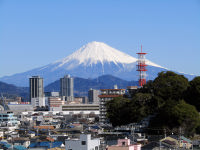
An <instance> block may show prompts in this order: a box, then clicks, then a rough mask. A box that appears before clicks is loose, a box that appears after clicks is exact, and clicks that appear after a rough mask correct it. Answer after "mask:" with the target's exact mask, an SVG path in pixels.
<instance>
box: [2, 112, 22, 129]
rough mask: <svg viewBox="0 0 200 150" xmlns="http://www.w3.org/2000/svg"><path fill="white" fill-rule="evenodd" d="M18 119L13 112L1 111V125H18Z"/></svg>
mask: <svg viewBox="0 0 200 150" xmlns="http://www.w3.org/2000/svg"><path fill="white" fill-rule="evenodd" d="M18 123H19V122H18V119H17V117H15V116H14V114H13V113H12V112H1V113H0V125H1V126H16V125H18Z"/></svg>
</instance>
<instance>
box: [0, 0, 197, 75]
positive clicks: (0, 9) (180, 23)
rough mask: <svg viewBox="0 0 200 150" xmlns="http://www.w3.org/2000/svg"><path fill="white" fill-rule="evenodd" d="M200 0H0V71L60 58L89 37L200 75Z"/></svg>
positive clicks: (25, 68) (5, 72) (12, 71)
mask: <svg viewBox="0 0 200 150" xmlns="http://www.w3.org/2000/svg"><path fill="white" fill-rule="evenodd" d="M199 8H200V2H199V1H197V0H194V1H186V0H178V1H172V0H169V1H167V2H161V1H158V0H153V1H151V2H148V1H143V2H141V1H125V2H124V1H109V2H108V1H104V0H103V1H95V2H94V1H89V0H86V1H84V2H83V1H73V2H69V1H59V2H56V1H46V0H45V1H24V0H20V1H17V2H16V1H13V0H11V1H4V0H2V1H0V18H1V20H2V21H1V22H0V32H1V34H0V49H1V63H0V67H1V68H2V71H1V73H0V77H3V76H7V75H13V74H15V73H21V72H25V71H28V70H30V69H34V68H37V67H41V66H44V65H47V64H49V63H51V62H54V61H56V60H58V59H62V58H64V57H66V56H68V55H70V54H71V53H73V52H74V51H76V50H77V49H79V48H80V47H81V46H82V45H85V44H87V43H89V42H91V41H100V42H104V43H106V44H108V45H110V46H112V47H114V48H116V49H118V50H120V51H122V52H125V53H127V54H129V55H131V56H133V57H137V55H136V53H137V52H138V51H139V50H140V45H141V44H142V45H143V49H144V51H145V52H147V53H148V55H147V59H149V60H151V61H153V62H154V63H156V64H159V65H161V66H163V67H166V68H169V69H171V70H174V71H179V72H184V73H188V74H195V75H200V70H199V69H197V68H198V66H199V65H200V61H199V59H198V56H199V55H200V51H199V49H200V42H199V39H200V29H199V26H200V17H199V15H200V9H199Z"/></svg>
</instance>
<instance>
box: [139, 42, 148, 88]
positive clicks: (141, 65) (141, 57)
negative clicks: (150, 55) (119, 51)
mask: <svg viewBox="0 0 200 150" xmlns="http://www.w3.org/2000/svg"><path fill="white" fill-rule="evenodd" d="M137 54H138V64H137V71H138V72H139V86H141V87H142V86H143V85H144V84H146V71H147V69H146V66H147V65H146V63H145V55H146V54H147V53H143V52H142V45H141V52H140V53H137Z"/></svg>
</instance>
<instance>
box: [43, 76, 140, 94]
mask: <svg viewBox="0 0 200 150" xmlns="http://www.w3.org/2000/svg"><path fill="white" fill-rule="evenodd" d="M114 85H117V86H118V88H123V89H126V87H127V86H134V85H137V81H126V80H122V79H120V78H117V77H114V76H112V75H104V76H100V77H98V78H95V79H83V78H78V77H75V78H74V94H75V96H87V94H88V90H89V89H90V88H92V89H110V88H114ZM45 91H60V80H57V81H55V82H53V83H51V84H49V85H47V86H46V87H45Z"/></svg>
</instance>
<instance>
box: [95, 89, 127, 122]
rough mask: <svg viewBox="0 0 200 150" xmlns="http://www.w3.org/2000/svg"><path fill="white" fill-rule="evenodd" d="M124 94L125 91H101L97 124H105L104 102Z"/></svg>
mask: <svg viewBox="0 0 200 150" xmlns="http://www.w3.org/2000/svg"><path fill="white" fill-rule="evenodd" d="M124 94H125V89H101V95H99V98H100V108H99V111H100V115H99V122H100V123H107V122H108V120H107V118H106V113H107V112H106V102H107V101H110V100H112V99H113V98H115V97H120V96H123V95H124Z"/></svg>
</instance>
